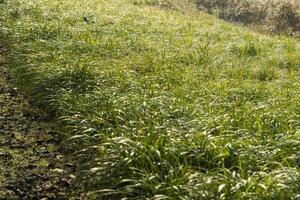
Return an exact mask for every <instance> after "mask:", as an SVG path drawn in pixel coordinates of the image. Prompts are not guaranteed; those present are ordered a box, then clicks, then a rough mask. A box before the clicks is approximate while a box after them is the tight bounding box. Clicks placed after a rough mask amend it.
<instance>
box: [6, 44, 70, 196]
mask: <svg viewBox="0 0 300 200" xmlns="http://www.w3.org/2000/svg"><path fill="white" fill-rule="evenodd" d="M0 47H1V46H0ZM1 52H2V54H3V52H4V47H2V50H0V199H44V200H46V199H66V198H67V191H68V188H69V187H70V185H71V184H72V180H73V179H74V178H75V177H74V175H72V173H73V171H74V168H75V167H74V165H73V164H71V163H68V161H67V159H66V156H65V155H64V154H65V153H63V148H62V147H60V145H59V141H61V139H62V138H61V137H60V136H59V135H58V134H56V133H54V132H52V131H50V130H51V128H50V126H49V123H47V122H45V115H44V114H43V112H42V111H40V110H38V109H36V108H33V107H32V106H31V105H30V104H29V103H28V101H27V100H26V98H24V96H23V95H22V93H21V92H20V91H19V90H18V88H15V86H13V83H12V79H11V77H10V76H9V74H8V73H7V71H6V69H5V67H4V64H3V63H4V58H3V56H1Z"/></svg>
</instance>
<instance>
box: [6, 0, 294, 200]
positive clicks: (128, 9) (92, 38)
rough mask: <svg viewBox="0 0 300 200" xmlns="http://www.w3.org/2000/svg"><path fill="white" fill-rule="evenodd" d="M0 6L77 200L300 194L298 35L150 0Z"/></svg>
mask: <svg viewBox="0 0 300 200" xmlns="http://www.w3.org/2000/svg"><path fill="white" fill-rule="evenodd" d="M0 2H1V4H0V9H1V14H0V23H1V26H0V37H2V38H6V40H7V41H8V42H9V46H10V49H11V51H10V52H9V55H7V56H6V57H7V58H6V59H8V60H9V63H8V64H6V67H7V68H9V70H10V72H11V73H12V74H13V75H14V77H15V78H16V79H17V80H18V83H17V84H18V85H19V86H20V87H21V88H22V90H23V91H24V92H25V93H26V94H27V95H29V96H31V97H32V98H33V99H34V100H35V105H36V106H39V107H40V108H42V109H43V110H45V111H46V112H47V113H48V115H49V117H50V118H52V119H55V123H56V127H57V129H58V130H57V132H60V133H61V134H62V135H64V136H65V137H66V142H65V145H66V146H68V149H69V152H71V153H72V154H73V156H75V158H76V160H77V161H78V163H77V170H76V171H77V174H76V177H77V179H76V180H75V181H76V183H77V185H76V186H75V187H74V189H73V192H71V194H70V195H71V196H72V195H73V196H74V198H76V197H77V198H79V197H78V195H77V194H79V193H84V194H85V195H86V198H89V199H122V198H123V199H157V200H158V199H297V198H300V196H299V191H300V171H299V170H300V168H299V165H300V157H299V151H300V145H299V140H300V130H299V128H300V109H299V106H300V90H299V87H300V81H299V80H300V79H299V78H300V72H299V67H300V54H299V53H300V46H299V43H298V42H297V41H296V40H294V39H291V38H287V37H286V38H285V37H268V36H264V35H262V34H259V33H254V32H249V30H247V29H243V28H240V27H237V26H234V25H231V24H228V23H225V22H223V21H221V20H218V19H216V18H214V17H212V16H209V15H206V14H204V13H199V14H197V15H195V14H189V13H188V12H182V11H178V10H177V9H174V7H172V6H169V5H162V4H154V5H149V3H147V2H145V1H140V2H137V1H136V0H89V1H87V0H82V1H75V0H65V1H58V0H55V1H53V0H39V1H35V0H27V1H22V0H4V1H0Z"/></svg>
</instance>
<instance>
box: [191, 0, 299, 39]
mask: <svg viewBox="0 0 300 200" xmlns="http://www.w3.org/2000/svg"><path fill="white" fill-rule="evenodd" d="M195 1H196V4H197V7H198V8H199V9H201V10H205V11H206V12H208V13H210V14H214V15H216V16H218V17H220V18H222V19H225V20H228V21H233V22H240V23H243V24H256V25H261V27H263V28H264V29H265V30H266V31H269V32H272V33H274V32H275V33H279V32H283V33H286V34H290V35H297V36H299V34H300V4H299V2H298V1H296V0H195Z"/></svg>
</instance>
